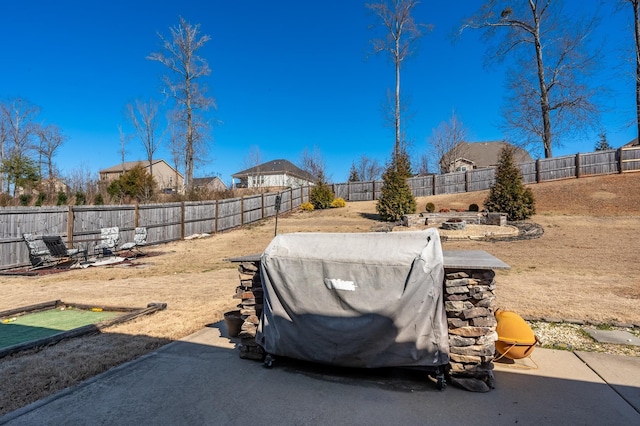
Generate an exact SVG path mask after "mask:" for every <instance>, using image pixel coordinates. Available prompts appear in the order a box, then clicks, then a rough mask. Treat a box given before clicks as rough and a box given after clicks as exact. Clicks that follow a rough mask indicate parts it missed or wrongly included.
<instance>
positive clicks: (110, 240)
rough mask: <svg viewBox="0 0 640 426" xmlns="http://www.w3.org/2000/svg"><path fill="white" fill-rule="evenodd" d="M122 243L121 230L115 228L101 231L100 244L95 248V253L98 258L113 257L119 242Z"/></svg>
mask: <svg viewBox="0 0 640 426" xmlns="http://www.w3.org/2000/svg"><path fill="white" fill-rule="evenodd" d="M119 241H120V228H118V227H117V226H113V227H111V228H101V229H100V242H99V243H98V244H96V245H95V247H94V248H93V250H94V253H95V254H96V255H98V256H102V257H105V256H112V255H113V254H114V253H115V251H116V247H117V246H118V242H119Z"/></svg>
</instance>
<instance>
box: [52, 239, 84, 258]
mask: <svg viewBox="0 0 640 426" xmlns="http://www.w3.org/2000/svg"><path fill="white" fill-rule="evenodd" d="M42 241H44V244H45V245H46V246H47V249H48V250H49V253H50V254H51V256H52V257H54V258H55V259H56V260H58V262H61V261H63V260H64V259H69V258H71V259H75V258H77V257H80V256H81V257H83V258H84V260H85V261H86V260H87V250H86V249H77V248H67V245H66V244H65V243H64V241H62V237H61V236H59V235H44V236H43V237H42Z"/></svg>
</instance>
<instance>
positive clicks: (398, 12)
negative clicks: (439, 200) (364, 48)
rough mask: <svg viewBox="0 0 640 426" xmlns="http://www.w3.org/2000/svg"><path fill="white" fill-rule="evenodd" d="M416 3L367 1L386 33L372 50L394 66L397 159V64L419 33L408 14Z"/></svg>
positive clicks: (408, 0) (397, 147)
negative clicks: (384, 54)
mask: <svg viewBox="0 0 640 426" xmlns="http://www.w3.org/2000/svg"><path fill="white" fill-rule="evenodd" d="M418 3H419V2H418V1H416V0H385V1H382V2H380V3H371V4H367V5H366V6H367V8H368V9H369V10H371V11H372V12H373V14H374V15H376V17H377V18H378V20H379V24H380V25H381V26H382V27H383V29H384V30H385V33H386V37H385V38H378V39H373V40H371V45H372V47H373V51H374V52H375V53H383V52H386V53H387V54H388V56H389V58H390V59H391V60H392V62H393V64H394V66H395V75H396V86H395V105H394V127H395V145H394V156H395V157H396V158H397V157H398V155H399V153H400V150H401V146H400V144H401V138H402V131H401V128H400V118H401V102H400V67H401V64H402V62H404V60H405V59H407V58H408V57H409V56H410V55H411V54H412V53H413V47H414V45H415V44H416V43H417V41H418V39H420V37H421V36H422V31H421V30H420V28H421V26H422V25H420V24H418V23H416V22H415V20H414V18H413V16H412V15H411V13H412V11H413V9H414V8H415V7H416V6H417V4H418Z"/></svg>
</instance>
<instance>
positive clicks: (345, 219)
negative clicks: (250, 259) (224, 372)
mask: <svg viewBox="0 0 640 426" xmlns="http://www.w3.org/2000/svg"><path fill="white" fill-rule="evenodd" d="M531 188H532V190H533V191H534V194H535V197H536V207H537V214H536V215H535V216H534V217H533V218H532V221H533V222H535V223H537V224H539V225H541V226H542V227H543V228H544V234H543V236H542V237H541V238H538V239H533V240H523V241H510V242H506V241H502V242H501V241H496V242H489V241H446V242H443V249H444V250H454V249H462V250H478V249H479V250H485V251H487V252H488V253H490V254H492V255H494V256H496V257H497V258H499V259H501V260H502V261H504V262H506V263H507V264H509V265H510V266H511V269H510V270H507V271H499V272H498V274H497V277H496V279H497V283H498V287H497V290H496V292H497V294H498V302H499V306H500V307H501V308H503V309H511V310H515V311H516V312H518V313H520V314H521V315H523V316H532V317H540V318H542V317H558V318H565V319H566V318H572V319H580V320H585V321H588V322H593V323H597V322H625V323H635V324H638V325H640V309H639V308H640V262H639V261H638V259H640V255H639V253H638V252H639V251H640V249H639V248H638V241H640V214H639V213H640V190H639V189H640V173H632V174H624V175H610V176H601V177H589V178H583V179H573V180H564V181H557V182H548V183H543V184H540V185H532V186H531ZM486 195H487V191H483V192H476V193H467V194H456V195H440V196H434V197H423V198H419V199H418V206H419V210H423V209H424V206H425V204H426V203H427V201H430V202H433V203H434V204H435V205H436V209H437V210H439V209H440V208H449V209H455V208H462V209H466V208H468V206H469V205H470V204H471V203H477V204H478V205H480V206H482V202H483V200H484V198H485V197H486ZM274 225H275V221H274V219H269V220H265V221H263V222H261V223H259V224H255V225H251V226H246V227H242V228H240V229H236V230H233V231H229V232H225V233H219V234H216V235H212V236H210V237H207V238H201V239H192V240H186V241H180V242H174V243H169V244H163V245H158V246H153V247H148V248H147V251H148V252H150V255H149V256H145V257H141V258H138V259H137V260H136V261H135V262H134V263H133V264H132V265H127V266H111V267H99V268H88V269H83V270H69V271H67V272H63V273H57V274H51V275H46V276H38V277H26V276H1V277H0V293H1V294H2V298H0V311H3V310H8V309H12V308H16V307H20V306H26V305H31V304H36V303H40V302H45V301H50V300H56V299H60V300H62V301H64V302H69V303H80V304H88V305H103V306H126V307H145V306H146V305H147V304H148V303H149V302H165V303H167V305H168V306H167V309H166V310H164V311H161V312H158V313H155V314H153V315H150V316H146V317H142V318H139V319H137V320H135V321H132V322H130V323H126V324H121V325H117V326H114V327H111V328H108V329H106V330H104V331H103V332H102V333H100V334H97V335H91V336H86V337H81V338H76V339H69V340H66V341H63V342H61V343H58V344H56V345H52V346H49V347H46V348H42V349H40V350H31V351H27V352H24V353H20V354H16V355H12V356H8V357H5V358H3V359H2V360H1V362H0V377H2V386H1V387H0V415H1V414H3V413H7V412H9V411H12V410H14V409H16V408H19V407H21V406H23V405H26V404H28V403H30V402H33V401H36V400H38V399H40V398H43V397H45V396H47V395H49V394H51V393H53V392H56V391H58V390H60V389H63V388H65V387H68V386H71V385H73V384H75V383H78V382H79V381H82V380H85V379H87V378H89V377H91V376H94V375H96V374H98V373H101V372H103V371H105V370H107V369H109V368H111V367H113V366H115V365H118V364H121V363H123V362H126V361H128V360H131V359H134V358H136V357H139V356H140V355H143V354H145V353H148V352H150V351H153V350H155V349H157V348H158V347H160V346H162V345H165V344H166V343H168V342H170V341H173V340H176V339H179V338H181V337H184V336H186V335H188V334H190V333H192V332H194V331H196V330H199V329H201V328H202V327H204V326H206V325H207V324H211V323H215V322H218V321H220V320H221V319H222V317H223V313H224V312H226V311H228V310H231V309H233V308H234V307H235V305H236V304H237V301H236V300H234V299H232V298H231V296H232V295H233V293H234V292H235V287H236V286H237V285H238V273H237V270H236V267H237V265H235V264H232V263H229V262H228V261H226V260H225V259H226V258H229V257H234V256H241V255H247V254H253V253H259V252H261V251H262V250H263V249H264V248H265V247H266V246H267V245H268V244H269V242H270V241H271V239H272V238H273V235H274ZM381 225H382V224H381V223H380V222H379V221H377V215H376V210H375V202H352V203H347V206H346V207H345V208H340V209H330V210H324V211H315V212H301V211H300V212H294V213H291V214H288V215H283V216H280V218H279V220H278V233H289V232H302V231H303V232H370V231H371V230H372V229H379V227H380V226H381Z"/></svg>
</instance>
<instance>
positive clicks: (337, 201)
mask: <svg viewBox="0 0 640 426" xmlns="http://www.w3.org/2000/svg"><path fill="white" fill-rule="evenodd" d="M346 205H347V202H346V201H344V198H342V197H339V198H336V199H335V200H333V201H332V202H331V207H333V208H340V207H345V206H346Z"/></svg>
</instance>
